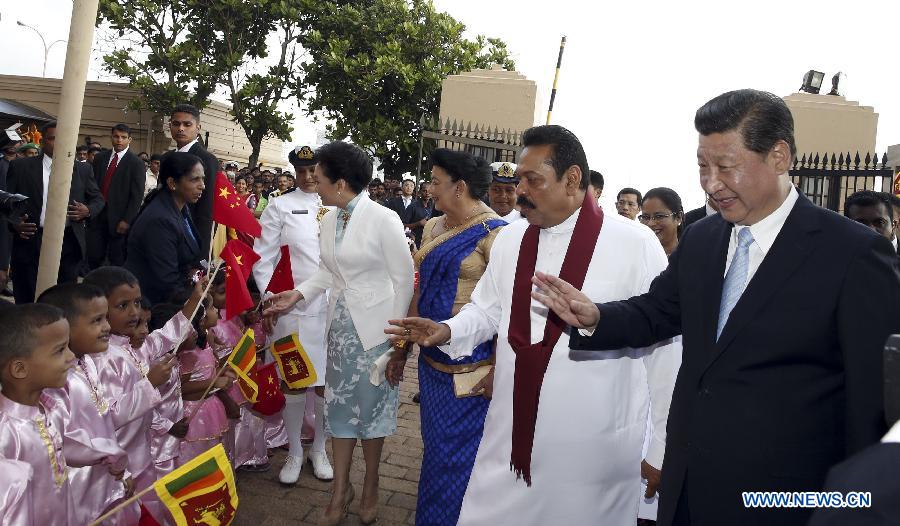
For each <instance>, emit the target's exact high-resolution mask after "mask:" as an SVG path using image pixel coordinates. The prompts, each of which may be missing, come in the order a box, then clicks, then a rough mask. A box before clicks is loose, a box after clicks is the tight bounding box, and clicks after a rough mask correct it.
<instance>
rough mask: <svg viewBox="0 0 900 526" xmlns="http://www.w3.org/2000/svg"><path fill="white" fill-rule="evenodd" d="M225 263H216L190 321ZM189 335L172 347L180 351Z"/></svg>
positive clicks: (189, 320)
mask: <svg viewBox="0 0 900 526" xmlns="http://www.w3.org/2000/svg"><path fill="white" fill-rule="evenodd" d="M224 265H225V262H224V261H223V262H221V263H219V264H218V265H216V270H214V271H213V273H212V275H211V276H210V277H209V282H208V283H207V284H206V288H205V289H203V295H202V296H200V301H198V302H197V306H196V307H194V312H192V313H191V315H190V316H189V317H188V323H190V322H191V320H193V319H194V316H196V315H197V312H199V311H200V306H201V305H203V299H204V298H206V295H207V294H209V289H211V288H212V284H213V280H215V279H216V274H218V273H219V271H220V270H222V267H223V266H224ZM187 337H188V335H187V333H186V334H185V335H184V336H183V337H182V338H181V341H179V342H178V344H177V345H175V348H174V349H172V350H173V351H175V352H178V348H179V347H181V344H182V343H184V340H186V339H187Z"/></svg>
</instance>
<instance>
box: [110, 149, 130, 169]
mask: <svg viewBox="0 0 900 526" xmlns="http://www.w3.org/2000/svg"><path fill="white" fill-rule="evenodd" d="M126 152H128V147H127V146H126V147H125V149H124V150H122V151H121V152H117V151H115V150H113V153H112V155H110V156H109V163H107V164H106V167H107V168H109V165H110V164H112V160H113V157H115V158H116V166H118V164H119V163H120V162H122V157H125V153H126Z"/></svg>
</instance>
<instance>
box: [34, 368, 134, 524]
mask: <svg viewBox="0 0 900 526" xmlns="http://www.w3.org/2000/svg"><path fill="white" fill-rule="evenodd" d="M49 393H50V394H51V395H53V396H56V397H59V398H60V399H62V400H63V401H64V402H65V403H66V407H67V409H68V412H69V415H70V418H69V421H68V422H67V428H66V434H67V435H73V434H75V433H77V432H78V431H76V430H82V431H81V432H82V433H84V434H85V435H87V436H89V437H91V438H92V439H101V438H102V439H105V440H108V441H109V442H110V443H115V444H118V439H117V438H116V429H115V426H114V424H113V420H112V415H111V414H110V412H109V400H108V399H107V398H106V393H105V390H104V389H103V387H102V385H101V384H100V378H99V375H98V373H97V369H96V367H95V365H94V362H93V361H92V360H91V359H90V358H86V357H83V358H80V359H78V360H77V361H76V364H75V367H73V368H72V369H71V370H70V371H69V379H68V381H67V382H66V386H65V387H64V388H62V389H53V390H52V391H49ZM121 454H122V456H123V459H122V460H123V462H124V460H125V458H124V455H125V451H122V453H121ZM69 495H70V497H71V501H72V504H73V506H72V509H71V510H70V512H69V522H70V523H71V524H88V523H90V522H93V521H94V520H95V519H96V518H97V517H99V516H100V515H103V513H104V512H106V511H107V510H109V509H110V508H112V507H114V506H116V505H117V504H119V502H120V501H121V500H123V499H124V498H125V486H124V484H123V483H122V481H121V480H116V479H115V477H113V476H112V475H110V473H109V469H108V467H107V466H105V465H102V464H101V465H95V466H85V467H81V468H69ZM140 515H141V512H140V508H139V506H138V504H137V503H133V504H131V505H130V506H128V507H126V508H125V509H123V510H122V511H121V512H119V513H117V514H116V515H114V516H113V517H110V518H109V519H108V520H106V521H105V522H104V524H107V525H114V524H121V525H130V524H135V523H136V522H137V521H138V519H140Z"/></svg>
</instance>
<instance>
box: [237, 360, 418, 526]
mask: <svg viewBox="0 0 900 526" xmlns="http://www.w3.org/2000/svg"><path fill="white" fill-rule="evenodd" d="M417 357H418V352H415V351H414V352H413V353H412V354H411V356H410V357H409V360H408V361H407V366H406V373H405V374H404V380H403V382H402V383H401V384H400V409H399V411H398V418H397V433H396V434H394V435H393V436H390V437H388V438H386V439H385V444H384V453H383V456H382V463H381V491H380V493H381V494H380V495H379V502H380V506H379V510H378V524H379V525H381V526H394V525H401V524H403V525H406V524H415V515H416V513H415V509H416V490H417V488H418V484H419V467H420V465H421V461H422V437H421V434H420V432H419V406H418V405H416V404H414V403H412V399H411V398H412V395H413V394H415V393H416V392H418V390H419V380H418V372H417V369H416V363H417ZM285 454H286V453H285V452H284V451H282V450H278V453H277V454H276V455H275V456H274V457H272V459H271V461H272V469H271V470H269V471H268V472H267V473H244V472H240V471H239V472H238V474H237V484H238V496H239V497H240V505H239V506H238V514H237V518H236V520H235V522H234V524H236V525H238V526H280V525H289V524H290V525H294V524H304V525H315V524H316V523H317V522H318V520H319V518H320V517H321V516H322V513H323V512H324V511H325V507H326V506H327V505H328V501H329V500H330V493H329V492H330V489H331V483H330V482H320V481H319V480H317V479H316V478H315V477H314V476H313V474H312V466H310V465H309V463H307V464H305V465H304V466H303V473H301V475H300V480H299V481H298V482H297V485H296V486H294V487H285V486H282V485H281V484H280V483H279V482H278V472H279V470H281V466H282V464H283V462H284V456H285ZM328 457H329V458H331V446H330V444H329V446H328ZM353 457H354V458H353V467H352V468H351V471H350V482H351V483H352V484H353V486H354V489H355V490H356V502H354V503H353V504H351V505H350V515H349V516H348V517H347V519H346V520H344V522H343V524H346V525H358V524H361V523H360V522H359V517H358V516H357V515H356V512H357V510H358V504H359V497H360V496H361V495H362V481H363V475H364V473H365V465H364V464H363V457H362V448H360V446H357V447H356V451H354V453H353Z"/></svg>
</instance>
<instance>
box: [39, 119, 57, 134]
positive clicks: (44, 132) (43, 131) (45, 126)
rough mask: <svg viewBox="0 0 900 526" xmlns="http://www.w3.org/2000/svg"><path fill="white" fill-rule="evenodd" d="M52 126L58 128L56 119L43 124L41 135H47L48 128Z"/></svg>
mask: <svg viewBox="0 0 900 526" xmlns="http://www.w3.org/2000/svg"><path fill="white" fill-rule="evenodd" d="M50 128H56V121H50V122H48V123H45V124H44V125H43V126H41V137H43V136H44V135H47V130H49V129H50Z"/></svg>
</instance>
